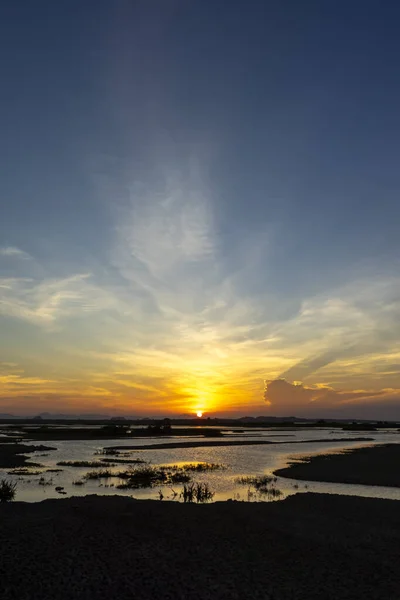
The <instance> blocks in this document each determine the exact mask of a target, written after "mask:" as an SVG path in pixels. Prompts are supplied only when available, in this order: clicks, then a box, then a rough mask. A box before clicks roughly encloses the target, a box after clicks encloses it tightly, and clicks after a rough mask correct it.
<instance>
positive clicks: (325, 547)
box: [0, 494, 400, 600]
mask: <svg viewBox="0 0 400 600" xmlns="http://www.w3.org/2000/svg"><path fill="white" fill-rule="evenodd" d="M399 542H400V505H399V503H397V502H396V501H390V500H376V499H366V498H356V497H346V496H329V495H320V494H301V495H300V494H299V495H297V496H294V497H291V498H289V499H287V500H285V501H283V502H274V503H269V504H268V503H260V504H249V503H241V502H240V503H239V502H228V503H216V504H213V505H182V504H178V503H163V502H158V501H135V500H131V499H128V498H122V497H117V496H114V497H98V496H87V497H83V498H70V499H66V500H46V501H44V502H41V503H37V504H26V503H18V502H17V503H14V504H3V505H0V586H1V591H0V597H1V598H2V600H11V599H13V600H14V599H15V600H28V599H29V600H53V599H54V600H57V599H68V600H70V599H74V600H80V599H85V600H100V599H102V600H103V599H104V600H106V599H107V600H109V599H112V598H118V599H119V600H125V599H126V600H127V599H130V600H131V599H135V600H150V599H152V600H153V599H156V600H164V599H167V598H168V599H174V600H180V599H193V600H196V599H207V600H208V599H215V600H219V599H224V600H229V599H240V600H242V599H253V598H254V599H263V600H296V599H304V600H312V599H315V598H318V599H321V600H341V599H345V598H346V599H350V598H351V599H360V600H361V599H362V600H366V599H368V600H375V599H377V598H379V599H382V600H383V599H384V600H398V599H399V598H400V573H399V569H398V565H399V559H400V543H399Z"/></svg>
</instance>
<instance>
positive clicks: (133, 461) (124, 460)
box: [101, 458, 146, 465]
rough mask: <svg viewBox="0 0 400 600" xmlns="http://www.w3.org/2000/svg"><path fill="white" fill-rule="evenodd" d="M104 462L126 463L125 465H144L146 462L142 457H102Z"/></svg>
mask: <svg viewBox="0 0 400 600" xmlns="http://www.w3.org/2000/svg"><path fill="white" fill-rule="evenodd" d="M101 461H102V462H103V463H113V464H124V465H142V464H144V463H146V461H145V460H140V458H102V459H101Z"/></svg>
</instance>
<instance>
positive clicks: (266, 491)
mask: <svg viewBox="0 0 400 600" xmlns="http://www.w3.org/2000/svg"><path fill="white" fill-rule="evenodd" d="M277 480H278V478H277V477H274V476H272V475H260V476H249V477H237V478H236V479H235V482H236V483H238V484H239V485H247V486H249V487H248V490H247V499H248V501H249V502H250V501H251V500H252V499H260V496H261V497H263V498H268V500H276V499H277V498H280V497H281V496H283V492H282V491H281V490H279V489H278V488H277V487H275V484H276V482H277ZM252 487H253V488H254V492H253V491H252V489H251V488H252Z"/></svg>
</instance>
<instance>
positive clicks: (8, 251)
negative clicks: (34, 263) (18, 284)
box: [0, 246, 32, 260]
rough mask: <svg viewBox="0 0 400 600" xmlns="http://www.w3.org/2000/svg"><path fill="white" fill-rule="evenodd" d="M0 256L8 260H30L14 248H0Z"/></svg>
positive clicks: (27, 255)
mask: <svg viewBox="0 0 400 600" xmlns="http://www.w3.org/2000/svg"><path fill="white" fill-rule="evenodd" d="M0 256H8V257H10V258H21V259H23V260H31V258H32V257H31V256H30V255H29V254H28V253H27V252H24V250H21V249H20V248H16V247H15V246H5V247H3V248H0Z"/></svg>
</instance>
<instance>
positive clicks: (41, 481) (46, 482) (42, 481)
mask: <svg viewBox="0 0 400 600" xmlns="http://www.w3.org/2000/svg"><path fill="white" fill-rule="evenodd" d="M38 483H39V485H43V486H47V485H53V480H52V479H45V477H40V478H39V481H38Z"/></svg>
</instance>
